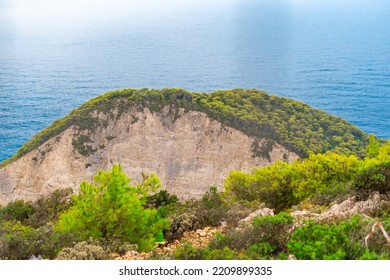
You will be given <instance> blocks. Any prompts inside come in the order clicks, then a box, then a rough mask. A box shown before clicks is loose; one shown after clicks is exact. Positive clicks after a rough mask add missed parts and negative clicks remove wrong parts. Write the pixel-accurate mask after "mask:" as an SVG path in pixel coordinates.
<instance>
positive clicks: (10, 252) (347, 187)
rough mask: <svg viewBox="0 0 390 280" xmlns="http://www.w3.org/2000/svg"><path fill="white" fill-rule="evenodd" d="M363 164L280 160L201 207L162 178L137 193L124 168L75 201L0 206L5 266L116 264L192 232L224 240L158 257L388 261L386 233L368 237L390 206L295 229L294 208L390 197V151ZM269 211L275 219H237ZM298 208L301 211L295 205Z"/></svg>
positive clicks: (231, 180)
mask: <svg viewBox="0 0 390 280" xmlns="http://www.w3.org/2000/svg"><path fill="white" fill-rule="evenodd" d="M371 147H376V148H375V149H372V150H371V151H372V152H370V153H368V155H367V157H365V158H364V159H359V158H357V157H355V156H352V155H350V156H347V155H339V154H335V153H329V154H318V155H310V156H309V157H308V158H306V159H303V160H300V161H297V162H295V163H292V164H288V163H285V162H277V163H275V164H273V165H270V166H267V167H263V168H260V169H255V170H253V172H252V173H250V174H248V173H244V172H239V171H233V172H232V173H231V174H230V176H229V177H228V178H227V180H226V185H225V191H224V192H218V191H217V188H216V187H210V189H209V190H208V191H206V192H205V193H204V195H203V197H202V198H201V199H199V200H187V201H179V200H178V199H177V197H176V196H174V195H171V194H169V193H168V192H167V191H166V190H159V188H160V181H159V179H158V177H157V176H156V175H154V174H151V175H150V176H145V175H144V178H143V181H142V182H140V183H138V184H136V185H135V186H131V185H130V179H129V178H127V177H126V175H125V174H124V173H123V170H122V168H121V167H120V166H119V165H114V166H113V168H112V170H110V171H100V172H99V173H98V174H96V176H95V183H94V184H92V183H88V182H83V183H82V184H81V186H80V191H79V193H78V194H77V195H73V196H72V197H71V198H69V196H70V194H71V190H70V189H63V190H57V191H55V192H54V193H52V194H50V195H49V196H47V197H43V198H41V199H39V200H37V201H36V202H34V203H30V202H24V201H23V200H17V201H15V202H11V203H9V204H8V205H7V206H6V207H4V208H0V259H28V258H30V257H31V256H32V255H35V256H38V255H41V256H42V257H44V258H48V259H54V258H57V259H78V260H82V259H109V258H112V257H111V256H112V254H113V253H114V256H115V255H117V254H118V253H119V254H124V253H126V252H128V251H129V250H138V251H150V250H151V249H153V248H154V247H155V246H157V244H159V242H161V241H166V242H173V241H175V240H177V239H180V238H181V237H182V236H183V234H184V233H185V232H187V231H193V230H197V229H204V228H205V227H218V226H220V225H221V223H225V224H226V227H225V230H224V231H223V232H219V233H217V234H216V235H215V236H214V239H213V240H212V241H211V242H210V243H208V244H207V245H205V246H203V247H195V246H194V245H193V244H192V243H191V242H188V243H185V244H184V245H183V246H181V247H180V248H178V249H177V250H175V251H173V252H170V253H165V254H164V255H158V254H152V255H151V258H153V259H205V260H209V259H245V260H246V259H287V257H288V256H290V257H291V255H293V256H294V257H295V258H297V259H387V260H388V259H390V246H386V240H385V239H384V238H383V236H380V234H376V235H374V236H373V238H371V239H370V241H369V247H368V248H366V246H365V244H364V238H365V236H367V234H368V233H369V232H370V231H371V227H372V225H373V224H374V222H375V221H377V220H380V221H381V222H382V225H383V226H384V228H385V230H387V231H389V229H390V202H387V203H382V204H381V205H380V206H379V207H378V208H377V209H373V211H372V212H370V213H368V215H369V216H367V215H355V216H349V217H329V218H328V219H326V220H323V219H322V220H320V221H314V220H306V221H304V222H302V221H300V222H298V221H296V220H295V219H294V217H293V216H292V215H291V214H289V212H292V208H293V207H298V208H299V207H300V208H305V209H309V210H313V209H316V210H314V211H317V210H318V209H321V207H322V208H323V209H326V207H328V206H327V205H328V203H329V202H330V201H331V200H332V201H335V200H339V201H340V199H342V198H343V197H345V196H346V195H347V193H348V195H351V194H355V195H358V197H360V198H361V199H365V196H367V195H369V194H370V193H372V192H373V191H377V192H379V193H382V194H383V195H384V194H385V193H387V192H389V191H390V187H389V173H388V166H389V162H390V143H387V144H384V145H380V144H379V143H377V142H376V141H375V139H372V141H371V142H370V143H369V145H368V146H367V150H370V149H371ZM261 203H265V204H266V206H268V207H272V208H274V209H275V211H276V212H277V214H276V215H274V216H264V217H256V218H254V219H253V221H252V222H250V223H247V224H246V225H245V226H239V223H238V222H239V221H240V220H241V219H243V218H245V217H247V216H248V215H249V214H250V213H252V212H253V211H255V210H257V209H259V205H260V204H261ZM297 204H298V205H297Z"/></svg>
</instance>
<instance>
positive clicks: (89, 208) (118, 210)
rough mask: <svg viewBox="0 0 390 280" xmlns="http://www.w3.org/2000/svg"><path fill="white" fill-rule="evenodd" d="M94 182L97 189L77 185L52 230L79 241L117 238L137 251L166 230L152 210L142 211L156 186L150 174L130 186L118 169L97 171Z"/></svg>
mask: <svg viewBox="0 0 390 280" xmlns="http://www.w3.org/2000/svg"><path fill="white" fill-rule="evenodd" d="M95 181H96V182H97V183H98V185H93V184H90V183H87V182H83V183H82V184H81V186H80V191H79V195H78V196H74V197H73V203H74V205H73V206H72V207H71V208H70V209H69V210H68V211H66V212H65V213H64V214H62V215H61V217H60V220H59V222H58V224H57V225H56V227H55V229H56V230H57V231H58V232H63V233H67V232H74V233H75V234H77V235H78V236H79V239H80V240H87V239H88V238H90V237H92V238H94V239H106V238H111V237H119V238H120V239H121V240H122V241H123V242H130V243H132V244H137V245H138V248H139V250H141V251H145V250H150V249H151V248H152V247H153V246H154V245H155V243H156V241H157V238H159V237H160V236H161V232H162V230H164V229H166V228H168V226H169V224H168V221H167V220H166V219H163V218H161V217H159V215H158V214H157V211H156V210H155V209H149V208H145V207H144V205H145V203H146V197H147V194H148V192H149V191H155V190H156V189H157V188H158V187H159V186H160V181H159V179H158V178H157V177H156V176H155V175H153V174H152V175H151V176H149V177H145V178H144V180H143V182H142V183H140V184H138V185H136V186H130V185H129V181H130V180H129V179H128V178H127V177H126V175H125V174H124V173H123V171H122V167H120V166H119V165H114V166H113V168H112V171H107V172H105V171H99V173H98V174H97V175H96V176H95Z"/></svg>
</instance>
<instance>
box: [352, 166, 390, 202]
mask: <svg viewBox="0 0 390 280" xmlns="http://www.w3.org/2000/svg"><path fill="white" fill-rule="evenodd" d="M353 187H354V189H355V190H357V191H358V193H359V194H360V195H361V196H362V197H367V196H368V195H369V194H370V193H371V192H373V191H379V192H380V193H386V192H389V191H390V161H388V162H384V163H378V164H375V165H371V166H369V167H367V168H363V169H362V170H361V172H360V174H359V175H358V176H357V177H356V178H355V180H354V184H353Z"/></svg>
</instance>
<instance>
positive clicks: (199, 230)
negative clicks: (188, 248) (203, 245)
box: [196, 229, 207, 237]
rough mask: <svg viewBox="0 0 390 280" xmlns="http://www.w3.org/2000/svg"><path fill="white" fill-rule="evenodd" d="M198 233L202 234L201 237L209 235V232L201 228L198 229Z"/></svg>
mask: <svg viewBox="0 0 390 280" xmlns="http://www.w3.org/2000/svg"><path fill="white" fill-rule="evenodd" d="M196 233H197V234H199V236H201V237H205V236H206V235H207V233H206V232H205V231H203V230H201V229H198V230H197V231H196Z"/></svg>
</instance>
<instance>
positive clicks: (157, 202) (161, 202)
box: [146, 190, 179, 209]
mask: <svg viewBox="0 0 390 280" xmlns="http://www.w3.org/2000/svg"><path fill="white" fill-rule="evenodd" d="M178 201H179V199H178V198H177V196H176V195H171V194H170V193H169V192H167V191H166V190H161V191H159V192H158V193H156V194H153V195H149V196H148V197H147V201H146V207H149V208H155V209H158V208H159V207H164V206H167V205H170V204H175V203H177V202H178Z"/></svg>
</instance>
